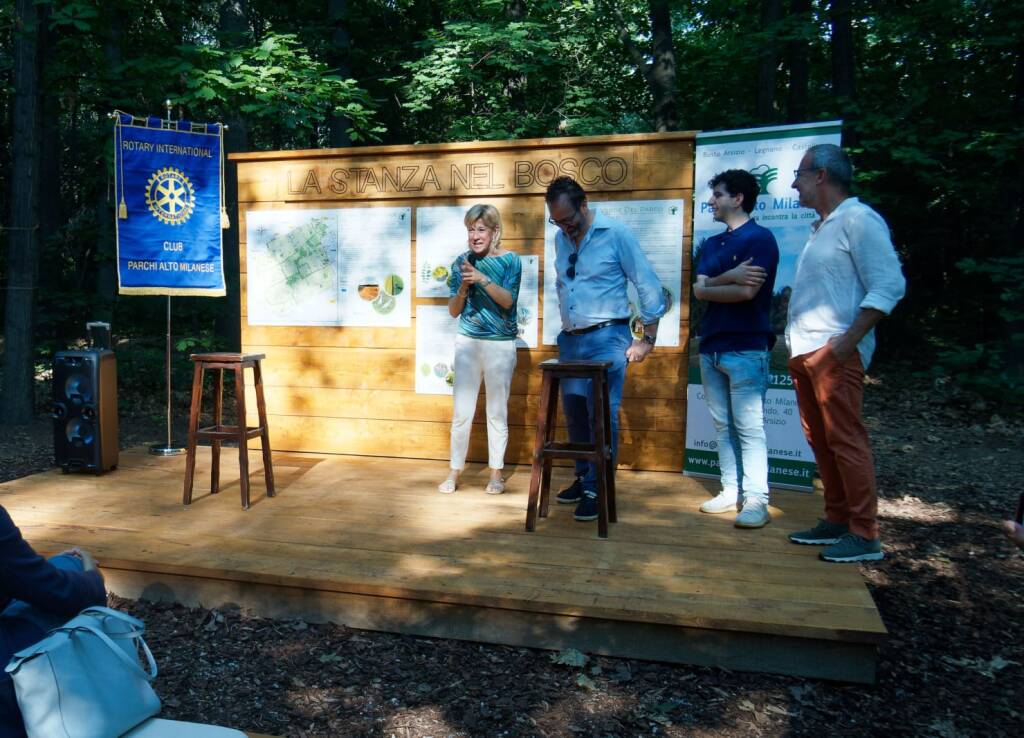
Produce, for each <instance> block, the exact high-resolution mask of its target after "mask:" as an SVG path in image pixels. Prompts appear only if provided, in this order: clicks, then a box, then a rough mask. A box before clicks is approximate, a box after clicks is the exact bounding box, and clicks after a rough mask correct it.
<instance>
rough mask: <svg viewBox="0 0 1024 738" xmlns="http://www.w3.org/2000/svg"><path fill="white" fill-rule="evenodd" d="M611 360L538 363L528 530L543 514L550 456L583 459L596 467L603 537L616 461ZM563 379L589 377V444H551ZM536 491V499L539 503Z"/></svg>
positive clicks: (610, 510) (613, 516)
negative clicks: (591, 401) (591, 405)
mask: <svg viewBox="0 0 1024 738" xmlns="http://www.w3.org/2000/svg"><path fill="white" fill-rule="evenodd" d="M611 365H612V364H611V362H610V361H556V360H554V359H551V360H548V361H543V362H541V363H540V369H541V372H542V373H543V377H544V380H543V382H542V383H541V388H540V408H539V409H538V412H537V439H536V441H535V442H534V446H533V469H532V471H531V473H530V497H529V500H528V501H527V503H526V530H527V531H528V532H529V531H533V529H534V527H535V526H536V524H537V515H538V513H539V515H540V517H542V518H546V517H547V516H548V493H549V492H550V488H551V461H552V459H573V460H578V459H586V460H589V461H593V462H594V465H595V466H596V467H597V535H598V536H600V537H601V538H607V537H608V522H609V521H611V522H613V523H614V522H615V521H616V514H615V461H614V459H613V458H612V447H611V438H610V437H609V434H610V433H611V427H612V422H611V403H610V402H609V398H608V369H609V368H611ZM562 379H589V380H590V381H591V382H592V383H593V385H592V386H593V393H594V413H593V416H592V417H591V419H590V422H591V433H592V435H593V437H594V442H593V443H555V411H556V409H557V408H558V387H559V384H560V383H561V380H562ZM538 492H539V493H540V500H539V505H538V499H537V497H538Z"/></svg>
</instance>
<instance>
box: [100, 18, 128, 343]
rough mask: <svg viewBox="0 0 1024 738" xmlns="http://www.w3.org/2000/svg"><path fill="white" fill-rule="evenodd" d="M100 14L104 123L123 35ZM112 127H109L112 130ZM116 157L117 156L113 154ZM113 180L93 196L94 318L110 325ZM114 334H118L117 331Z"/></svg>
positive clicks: (114, 21)
mask: <svg viewBox="0 0 1024 738" xmlns="http://www.w3.org/2000/svg"><path fill="white" fill-rule="evenodd" d="M100 7H101V11H100V12H101V13H103V15H104V19H105V21H106V29H107V30H106V38H105V39H104V42H103V57H104V61H105V62H106V69H104V70H103V80H104V84H103V88H102V89H103V91H104V92H106V94H107V97H106V99H105V100H102V101H100V106H99V107H98V109H97V111H96V113H97V116H98V117H99V119H100V120H104V119H105V116H106V114H107V113H109V112H111V108H112V107H116V103H115V102H114V101H115V100H117V98H118V95H116V94H115V89H116V85H117V81H116V79H115V77H114V73H113V70H115V69H117V68H118V67H119V66H120V65H121V60H122V54H121V42H122V38H123V35H124V23H123V21H122V16H121V13H120V12H119V11H118V9H117V8H111V6H110V5H108V4H104V5H101V6H100ZM111 127H112V126H111ZM115 156H116V153H115ZM112 185H113V179H112V178H111V179H110V180H109V186H108V187H107V188H103V189H98V190H97V192H96V201H95V206H94V207H95V210H96V257H97V266H96V295H97V297H98V298H99V310H98V312H97V315H96V317H97V318H100V319H102V320H106V321H109V320H111V319H112V318H113V316H114V304H115V303H116V302H117V268H118V264H117V243H116V239H115V235H114V217H115V215H114V213H115V211H116V207H117V196H116V193H115V194H114V197H113V198H111V192H113V186H112ZM114 330H117V329H116V327H115V328H114Z"/></svg>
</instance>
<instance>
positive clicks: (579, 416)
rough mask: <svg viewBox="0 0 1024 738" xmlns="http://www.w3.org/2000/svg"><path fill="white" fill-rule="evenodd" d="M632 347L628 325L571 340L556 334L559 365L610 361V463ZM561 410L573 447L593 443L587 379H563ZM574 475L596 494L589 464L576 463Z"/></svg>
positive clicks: (616, 444) (591, 401)
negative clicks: (568, 362)
mask: <svg viewBox="0 0 1024 738" xmlns="http://www.w3.org/2000/svg"><path fill="white" fill-rule="evenodd" d="M631 343H633V334H632V333H630V332H629V326H628V325H609V326H605V327H604V328H598V329H597V330H596V331H591V332H590V333H584V334H583V335H581V336H573V335H570V334H568V333H566V332H565V331H562V332H561V333H559V334H558V358H559V359H560V360H562V361H574V360H580V361H610V362H611V363H612V366H611V368H610V369H609V370H608V400H609V402H608V404H609V408H608V409H609V414H610V415H611V421H612V427H611V431H610V432H611V443H612V459H613V460H614V459H615V458H616V455H617V454H618V450H619V405H621V404H622V385H623V384H625V383H626V366H627V364H628V363H629V362H627V361H626V349H627V348H629V346H630V344H631ZM561 385H562V409H563V411H564V412H565V422H566V425H567V426H568V427H569V440H570V441H572V442H573V443H593V442H594V438H593V434H592V432H591V430H592V428H593V425H592V424H591V422H590V418H591V417H592V416H593V414H594V389H593V386H592V385H593V382H591V381H590V380H588V379H563V380H562V382H561ZM576 475H577V476H579V477H582V478H583V489H584V490H587V491H589V492H596V491H597V467H596V466H595V465H594V463H593V462H591V461H577V462H576Z"/></svg>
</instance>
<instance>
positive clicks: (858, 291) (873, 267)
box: [786, 197, 906, 369]
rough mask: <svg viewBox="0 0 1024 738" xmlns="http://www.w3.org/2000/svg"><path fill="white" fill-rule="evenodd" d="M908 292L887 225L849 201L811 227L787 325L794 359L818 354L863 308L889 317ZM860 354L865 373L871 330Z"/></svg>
mask: <svg viewBox="0 0 1024 738" xmlns="http://www.w3.org/2000/svg"><path fill="white" fill-rule="evenodd" d="M905 291H906V280H905V279H904V278H903V272H902V270H901V269H900V261H899V258H898V257H897V256H896V250H895V249H894V248H893V245H892V239H891V238H890V235H889V227H888V226H887V225H886V224H885V221H884V220H882V216H880V215H879V214H878V213H876V212H875V211H874V210H872V209H871V208H870V207H868V206H867V205H865V204H864V203H862V202H861V201H860V200H858V199H857V198H856V197H848V198H846V199H845V200H843V201H842V202H841V203H839V206H838V207H837V208H836V209H835V210H833V211H832V212H831V213H829V214H828V217H826V218H825V219H824V220H819V221H816V222H815V223H814V224H813V225H812V226H811V234H810V236H809V237H808V239H807V244H806V245H805V246H804V250H803V251H802V252H801V254H800V257H799V259H798V260H797V263H796V277H795V278H794V279H793V292H792V293H791V294H790V297H789V319H788V321H787V323H786V343H787V345H788V346H789V353H790V356H801V355H803V354H808V353H811V352H812V351H816V350H818V349H819V348H821V347H822V346H824V345H825V344H826V343H828V342H829V339H831V338H833V337H834V336H838V335H840V334H842V333H845V332H846V330H847V329H848V328H849V327H850V326H851V325H852V324H853V321H854V320H856V319H857V315H858V314H859V313H860V311H861V309H863V308H874V309H875V310H880V311H881V312H883V313H885V314H886V315H888V314H889V313H891V312H892V310H893V308H894V307H896V303H898V302H899V301H900V299H901V298H902V297H903V294H904V292H905ZM857 350H858V351H859V352H860V358H861V364H862V365H863V366H864V368H865V369H867V367H868V364H870V363H871V357H872V355H873V354H874V353H875V331H874V329H873V328H872V329H871V330H870V331H868V333H867V335H865V336H864V338H863V339H861V342H860V343H859V344H857Z"/></svg>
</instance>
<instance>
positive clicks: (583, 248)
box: [555, 208, 665, 331]
mask: <svg viewBox="0 0 1024 738" xmlns="http://www.w3.org/2000/svg"><path fill="white" fill-rule="evenodd" d="M593 210H594V222H593V223H592V224H591V226H590V228H589V229H588V230H587V233H586V235H584V237H583V242H582V243H581V244H580V246H579V249H576V247H575V244H573V242H572V240H571V239H570V238H569V237H568V236H566V235H565V234H564V233H563V232H562V231H561V230H559V231H558V233H557V234H555V272H556V274H557V277H556V282H555V286H556V288H557V290H558V310H559V312H560V313H561V316H562V330H566V331H575V330H579V329H581V328H587V327H589V326H592V325H596V324H597V323H603V322H605V321H607V320H615V319H617V318H629V317H630V314H629V298H628V297H627V296H626V283H627V281H628V282H632V283H633V285H634V286H635V287H636V291H637V295H638V296H639V298H640V305H639V306H638V307H639V310H640V319H641V320H642V321H643V322H644V324H645V325H646V324H648V323H653V322H654V321H656V320H658V319H659V318H660V317H661V316H662V315H664V314H665V297H664V295H663V294H662V291H661V281H660V280H659V279H658V275H656V274H655V273H654V268H653V267H652V266H651V262H650V261H648V259H647V256H646V255H644V252H643V251H641V250H640V244H639V243H638V242H637V240H636V237H635V236H634V235H633V233H632V232H631V231H630V230H629V228H627V227H626V226H625V225H624V224H622V223H620V222H619V221H617V220H613V219H612V218H609V217H607V216H605V215H602V214H601V212H600V211H599V210H597V209H596V208H594V209H593ZM574 251H578V253H579V256H578V257H577V259H576V278H575V279H569V277H568V276H566V272H567V271H568V269H569V266H570V264H569V255H570V254H571V253H573V252H574Z"/></svg>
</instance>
